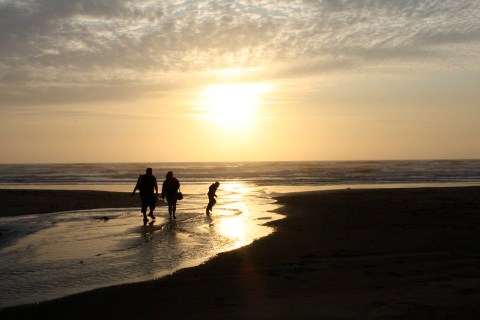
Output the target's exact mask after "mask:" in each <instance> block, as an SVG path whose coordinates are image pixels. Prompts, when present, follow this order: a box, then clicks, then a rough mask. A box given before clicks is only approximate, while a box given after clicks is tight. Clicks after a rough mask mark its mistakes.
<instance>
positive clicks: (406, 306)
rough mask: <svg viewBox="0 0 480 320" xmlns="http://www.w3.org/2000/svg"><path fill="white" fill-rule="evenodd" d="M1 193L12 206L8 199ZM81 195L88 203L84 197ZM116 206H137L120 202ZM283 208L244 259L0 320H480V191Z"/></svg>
mask: <svg viewBox="0 0 480 320" xmlns="http://www.w3.org/2000/svg"><path fill="white" fill-rule="evenodd" d="M2 192H4V193H3V194H1V196H2V197H1V198H0V199H2V200H0V202H5V200H3V199H4V196H5V195H6V194H7V195H8V193H9V192H11V191H2ZM39 192H44V191H39ZM62 192H63V191H62ZM73 192H75V193H76V194H77V193H78V196H77V197H78V199H83V196H82V195H81V194H82V192H79V191H73ZM48 196H52V194H48V195H45V197H43V198H44V201H46V202H47V203H48V202H49V200H48V199H49V198H48ZM90 196H92V194H90ZM117 196H123V197H124V196H128V199H129V200H132V199H131V198H130V197H129V195H128V194H123V195H119V194H117V195H112V197H113V198H115V197H117ZM94 198H95V197H93V198H92V197H90V198H89V202H90V203H89V204H88V206H90V205H93V203H95V202H96V203H97V205H101V206H102V207H108V206H111V205H113V204H108V203H107V202H108V201H107V199H109V198H108V197H105V195H102V196H100V197H98V199H96V200H95V199H94ZM25 200H28V199H25ZM135 200H136V201H138V198H137V199H135ZM278 200H279V203H280V204H282V205H283V207H282V208H281V209H280V212H281V213H282V214H285V215H286V216H287V218H286V219H283V220H280V221H276V222H274V223H272V225H273V226H275V228H276V229H277V231H276V232H275V233H274V234H273V235H271V236H269V237H267V238H263V239H260V240H258V241H256V242H254V243H253V244H252V245H250V246H248V247H244V248H241V249H238V250H235V251H231V252H227V253H222V254H220V255H219V256H218V257H216V258H214V259H212V260H210V261H209V262H207V263H205V264H203V265H201V266H198V267H195V268H190V269H184V270H181V271H179V272H177V273H175V274H173V275H171V276H168V277H166V278H162V279H159V280H155V281H149V282H145V283H137V284H128V285H121V286H116V287H109V288H104V289H98V290H94V291H90V292H86V293H82V294H78V295H74V296H70V297H66V298H62V299H58V300H54V301H50V302H45V303H41V304H38V305H28V306H21V307H14V308H7V309H3V310H0V318H1V319H227V318H228V319H451V318H455V319H476V318H477V317H478V314H480V305H479V304H478V302H479V301H480V188H479V187H468V188H460V187H459V188H425V189H380V190H339V191H323V192H311V193H301V194H291V195H286V196H282V197H279V198H278ZM9 201H11V199H10V200H9ZM13 203H15V202H13ZM25 203H26V204H25V205H26V206H28V203H31V204H32V205H33V202H28V201H25ZM37 205H38V204H37ZM81 205H83V206H87V205H86V204H81ZM132 205H138V203H137V202H135V201H134V202H132ZM0 208H2V209H4V208H5V203H2V204H0ZM57 210H60V209H57ZM27 211H29V212H38V208H36V207H31V208H30V210H27ZM6 212H8V205H7V209H6ZM2 214H3V213H2ZM14 214H20V213H18V212H17V213H14Z"/></svg>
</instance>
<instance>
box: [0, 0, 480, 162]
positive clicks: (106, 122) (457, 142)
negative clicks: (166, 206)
mask: <svg viewBox="0 0 480 320" xmlns="http://www.w3.org/2000/svg"><path fill="white" fill-rule="evenodd" d="M479 21H480V2H478V1H471V0H441V1H440V0H438V1H413V0H411V1H409V0H405V1H397V0H376V1H375V0H371V1H367V0H318V1H315V0H303V1H300V0H289V1H281V0H280V1H278V0H276V1H269V0H256V1H253V0H252V1H242V0H240V1H221V0H217V1H168V0H166V1H146V0H139V1H114V0H89V1H87V0H77V1H64V0H38V1H31V0H0V29H1V32H0V163H30V162H131V161H135V162H137V161H138V162H153V161H264V160H265V161H269V160H272V161H274V160H282V161H288V160H382V159H458V158H480V147H478V144H479V140H480V125H479V124H480V90H479V88H480V22H479Z"/></svg>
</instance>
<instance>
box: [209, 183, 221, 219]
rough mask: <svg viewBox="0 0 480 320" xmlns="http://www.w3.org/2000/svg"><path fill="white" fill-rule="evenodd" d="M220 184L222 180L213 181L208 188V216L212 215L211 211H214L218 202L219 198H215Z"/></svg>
mask: <svg viewBox="0 0 480 320" xmlns="http://www.w3.org/2000/svg"><path fill="white" fill-rule="evenodd" d="M219 186H220V182H218V181H216V182H215V183H212V184H211V185H210V187H209V188H208V193H207V195H208V204H207V216H208V215H210V211H212V209H213V206H214V205H215V203H217V200H215V198H216V197H217V195H216V194H215V192H217V189H218V187H219Z"/></svg>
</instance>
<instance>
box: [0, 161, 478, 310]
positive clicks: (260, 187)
mask: <svg viewBox="0 0 480 320" xmlns="http://www.w3.org/2000/svg"><path fill="white" fill-rule="evenodd" d="M147 167H152V168H153V171H154V175H156V176H157V179H158V180H159V182H160V183H161V181H162V180H163V179H164V175H165V174H166V172H167V171H169V170H171V171H173V172H174V174H175V176H176V177H177V178H178V179H179V180H180V182H181V190H182V192H183V193H184V194H185V199H184V200H182V201H180V202H179V205H178V209H177V217H178V218H177V220H174V221H171V220H168V219H167V217H168V213H167V212H166V208H165V207H164V206H159V207H158V208H157V210H156V216H157V219H156V221H155V222H154V223H149V224H147V225H145V226H144V225H143V223H142V219H141V213H140V212H139V208H120V209H97V210H79V211H69V212H55V213H48V214H38V213H36V212H31V214H29V215H25V216H17V217H3V218H0V232H1V236H0V308H4V307H8V306H13V305H19V304H26V303H37V302H41V301H45V300H49V299H54V298H59V297H63V296H66V295H70V294H74V293H79V292H83V291H87V290H91V289H95V288H100V287H105V286H111V285H117V284H123V283H131V282H139V281H148V280H152V279H157V278H160V277H163V276H165V275H168V274H171V273H172V272H175V271H177V270H179V269H182V268H186V267H193V266H196V265H199V264H201V263H204V262H205V261H207V260H208V259H211V258H212V257H214V256H215V255H217V254H219V253H221V252H225V251H229V250H233V249H235V248H238V247H241V246H245V245H248V244H250V243H252V242H253V241H255V240H257V239H259V238H261V237H265V236H268V235H269V234H271V233H272V232H275V230H274V229H273V228H272V227H271V226H269V225H267V224H266V223H267V222H270V221H275V220H278V219H282V218H284V217H283V216H281V215H279V214H277V213H275V209H277V208H278V205H277V204H276V202H275V200H274V199H273V197H274V196H275V195H278V194H281V193H286V192H297V191H310V190H326V189H342V188H352V189H353V188H378V187H382V188H391V187H435V186H468V185H480V160H432V161H427V160H424V161H340V162H335V161H331V162H229V163H100V164H11V165H9V164H3V165H0V188H4V189H5V188H7V189H68V190H105V191H124V192H131V191H132V189H133V187H134V185H135V182H136V180H137V177H138V175H139V174H142V173H144V172H145V169H146V168H147ZM215 181H219V182H220V183H221V185H220V188H219V189H218V192H217V196H218V203H217V205H216V206H215V207H214V211H213V214H212V215H211V217H208V216H206V215H205V206H206V202H207V197H206V192H207V191H208V186H209V185H210V184H211V183H213V182H215ZM99 217H108V218H109V219H108V220H104V219H99Z"/></svg>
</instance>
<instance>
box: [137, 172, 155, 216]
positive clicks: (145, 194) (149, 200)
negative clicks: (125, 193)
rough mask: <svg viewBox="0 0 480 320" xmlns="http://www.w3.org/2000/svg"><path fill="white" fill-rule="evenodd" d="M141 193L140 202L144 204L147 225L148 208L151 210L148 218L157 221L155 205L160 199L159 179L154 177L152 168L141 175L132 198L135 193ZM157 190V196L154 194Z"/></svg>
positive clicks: (143, 211) (143, 210)
mask: <svg viewBox="0 0 480 320" xmlns="http://www.w3.org/2000/svg"><path fill="white" fill-rule="evenodd" d="M137 190H139V191H140V200H141V202H142V213H143V222H144V223H147V221H148V219H147V208H149V209H150V212H149V213H148V216H149V217H150V218H152V219H154V220H155V216H154V215H153V211H154V210H155V205H156V204H157V198H158V185H157V178H155V176H154V175H153V170H152V168H147V171H146V173H145V174H143V175H140V176H139V177H138V180H137V184H136V185H135V188H133V191H132V197H133V196H134V195H135V191H137ZM154 190H155V194H154Z"/></svg>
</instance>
